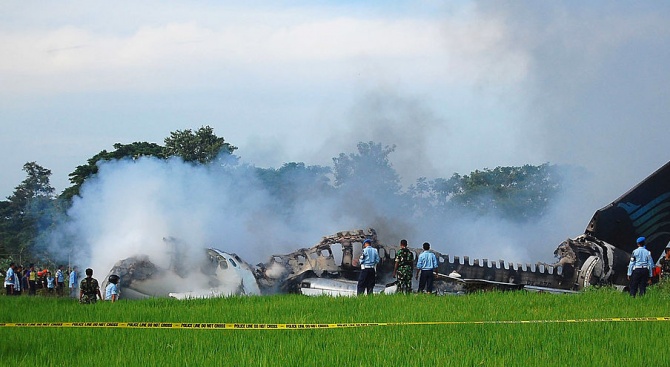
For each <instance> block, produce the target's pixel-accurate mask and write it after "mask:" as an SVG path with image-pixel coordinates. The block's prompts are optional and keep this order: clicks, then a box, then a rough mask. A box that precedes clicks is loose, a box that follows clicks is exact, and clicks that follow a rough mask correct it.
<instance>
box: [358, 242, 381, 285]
mask: <svg viewBox="0 0 670 367" xmlns="http://www.w3.org/2000/svg"><path fill="white" fill-rule="evenodd" d="M379 261H380V258H379V253H378V252H377V249H376V248H374V247H372V240H370V239H366V240H365V241H363V252H362V253H361V257H360V262H361V273H360V275H359V276H358V286H357V287H356V294H357V295H359V296H360V295H361V294H363V293H365V292H367V294H372V291H373V290H374V288H375V276H376V273H375V266H376V265H377V263H378V262H379Z"/></svg>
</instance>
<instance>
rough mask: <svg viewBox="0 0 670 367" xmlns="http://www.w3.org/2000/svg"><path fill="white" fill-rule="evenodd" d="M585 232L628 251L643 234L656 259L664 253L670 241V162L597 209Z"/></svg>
mask: <svg viewBox="0 0 670 367" xmlns="http://www.w3.org/2000/svg"><path fill="white" fill-rule="evenodd" d="M585 234H587V235H591V236H594V237H596V238H598V239H600V240H602V241H605V242H607V243H609V244H611V245H613V246H615V247H617V248H619V249H621V250H624V251H627V252H632V251H633V250H634V249H635V247H636V244H635V240H636V239H637V237H640V236H644V237H646V238H647V241H646V245H647V249H648V250H649V251H651V253H652V255H653V256H654V259H656V258H658V257H659V256H661V254H662V252H663V249H664V248H665V246H666V245H667V244H668V240H670V162H668V163H666V164H665V165H664V166H663V167H661V168H659V169H658V170H657V171H656V172H654V173H652V174H651V175H650V176H649V177H647V178H646V179H644V180H643V181H642V182H640V183H639V184H637V185H636V186H635V187H633V188H632V189H630V190H629V191H628V192H626V193H625V194H623V195H622V196H621V197H619V198H618V199H616V200H615V201H613V202H612V203H611V204H609V205H607V206H605V207H604V208H602V209H600V210H598V211H596V212H595V214H594V215H593V218H591V221H590V222H589V224H588V226H587V227H586V231H585Z"/></svg>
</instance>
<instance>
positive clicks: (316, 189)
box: [256, 162, 333, 207]
mask: <svg viewBox="0 0 670 367" xmlns="http://www.w3.org/2000/svg"><path fill="white" fill-rule="evenodd" d="M329 173H330V168H328V167H322V166H305V164H304V163H296V162H290V163H284V165H283V166H281V168H279V169H273V168H257V169H256V175H257V176H258V178H259V179H260V181H261V182H262V184H263V186H264V187H265V188H266V190H267V191H268V192H269V193H270V194H271V195H272V196H273V197H274V198H276V199H277V200H278V202H280V203H281V205H282V206H285V207H293V205H294V204H295V203H296V202H297V201H299V200H302V199H310V198H316V197H321V195H323V194H327V193H328V192H329V191H332V190H333V188H332V187H331V186H330V180H329V178H328V176H327V175H328V174H329Z"/></svg>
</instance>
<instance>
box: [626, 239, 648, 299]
mask: <svg viewBox="0 0 670 367" xmlns="http://www.w3.org/2000/svg"><path fill="white" fill-rule="evenodd" d="M644 241H645V238H644V237H638V239H637V248H636V249H635V250H633V253H632V254H631V257H630V263H629V264H628V280H630V295H631V296H632V297H635V295H636V293H637V292H638V289H639V291H640V296H644V294H645V293H646V292H647V284H651V276H652V272H653V270H654V261H653V260H652V258H651V252H649V250H647V249H646V248H645V247H644Z"/></svg>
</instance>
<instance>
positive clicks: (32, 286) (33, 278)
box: [28, 264, 37, 296]
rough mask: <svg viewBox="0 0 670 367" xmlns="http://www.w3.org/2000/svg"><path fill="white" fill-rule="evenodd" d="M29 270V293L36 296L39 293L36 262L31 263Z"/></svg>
mask: <svg viewBox="0 0 670 367" xmlns="http://www.w3.org/2000/svg"><path fill="white" fill-rule="evenodd" d="M28 271H29V273H28V295H29V296H34V295H36V294H37V270H35V264H30V270H28Z"/></svg>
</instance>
